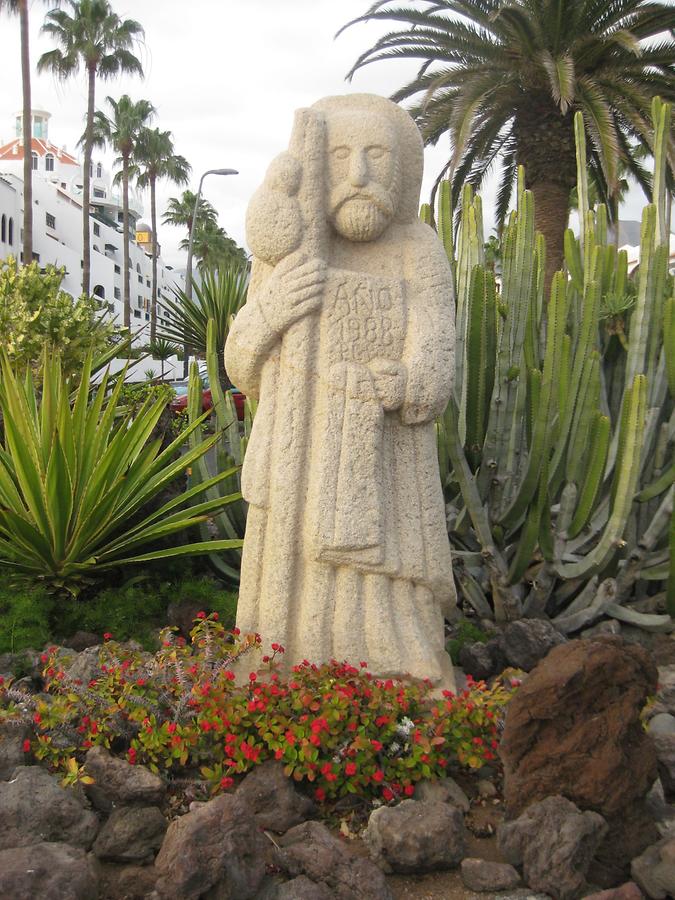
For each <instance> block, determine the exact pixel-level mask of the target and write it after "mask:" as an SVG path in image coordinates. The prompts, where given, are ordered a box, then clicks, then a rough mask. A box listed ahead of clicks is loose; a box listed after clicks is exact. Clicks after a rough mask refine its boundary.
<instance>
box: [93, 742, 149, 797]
mask: <svg viewBox="0 0 675 900" xmlns="http://www.w3.org/2000/svg"><path fill="white" fill-rule="evenodd" d="M85 767H86V770H87V774H88V775H90V776H91V777H92V778H93V779H94V784H88V785H87V787H86V791H87V796H88V797H89V798H90V799H91V802H92V803H93V804H94V806H96V807H97V808H98V809H102V810H105V811H106V812H108V811H110V810H111V809H112V807H113V806H117V805H125V804H126V805H129V804H132V803H136V804H142V805H144V806H158V805H161V803H162V801H163V800H164V796H165V794H166V784H165V783H164V781H162V779H161V778H160V777H159V776H158V775H153V773H152V772H151V771H150V770H149V769H146V768H145V767H144V766H132V765H131V764H130V763H128V762H127V761H126V760H124V759H117V758H116V757H114V756H112V755H111V754H110V753H108V751H107V750H104V749H103V747H92V748H91V750H89V751H88V753H87V756H86V759H85Z"/></svg>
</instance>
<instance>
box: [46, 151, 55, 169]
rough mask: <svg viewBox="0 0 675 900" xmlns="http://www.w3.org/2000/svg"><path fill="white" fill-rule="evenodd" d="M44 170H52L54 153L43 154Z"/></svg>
mask: <svg viewBox="0 0 675 900" xmlns="http://www.w3.org/2000/svg"><path fill="white" fill-rule="evenodd" d="M45 170H46V171H47V172H53V171H54V155H53V154H52V153H48V154H47V155H46V156H45Z"/></svg>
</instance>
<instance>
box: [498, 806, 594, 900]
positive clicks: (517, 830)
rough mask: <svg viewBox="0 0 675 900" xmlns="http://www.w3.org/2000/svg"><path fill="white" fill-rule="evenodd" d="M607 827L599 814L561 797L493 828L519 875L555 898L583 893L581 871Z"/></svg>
mask: <svg viewBox="0 0 675 900" xmlns="http://www.w3.org/2000/svg"><path fill="white" fill-rule="evenodd" d="M606 831H607V825H606V823H605V820H604V819H603V818H602V816H600V815H598V813H594V812H581V811H580V810H579V809H577V807H576V806H575V805H574V804H573V803H572V802H571V801H569V800H567V799H565V797H559V796H558V797H547V799H546V800H541V801H540V802H538V803H534V804H533V805H532V806H530V807H529V808H528V809H527V810H526V811H525V812H524V813H523V814H522V815H521V816H520V817H519V818H518V819H516V820H515V821H513V822H505V823H504V824H502V825H500V826H499V828H498V830H497V839H498V844H499V848H500V850H501V852H502V854H503V855H504V858H505V859H506V860H508V862H510V863H512V864H513V865H515V866H518V865H522V867H523V879H524V881H525V883H526V884H528V885H529V887H530V888H532V889H533V890H535V891H542V892H544V893H546V894H550V895H551V896H552V897H554V898H556V900H576V898H577V897H580V896H583V894H582V892H583V890H584V888H585V887H586V873H587V871H588V868H589V866H590V863H591V860H592V859H593V856H594V854H595V852H596V850H597V848H598V845H599V844H600V842H601V840H602V838H603V837H604V835H605V833H606Z"/></svg>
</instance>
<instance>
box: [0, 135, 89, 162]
mask: <svg viewBox="0 0 675 900" xmlns="http://www.w3.org/2000/svg"><path fill="white" fill-rule="evenodd" d="M30 143H31V151H32V152H33V153H37V155H38V156H46V155H47V154H48V153H51V154H52V155H53V156H55V157H56V159H58V161H59V162H60V163H65V165H69V166H77V165H79V163H78V161H77V160H76V159H75V157H74V156H72V155H71V154H70V153H67V152H66V151H65V150H62V149H61V148H60V147H57V146H56V145H55V144H52V143H51V142H50V141H44V140H41V139H40V138H31V142H30ZM2 159H23V141H21V140H20V139H19V138H15V139H14V140H13V141H10V142H9V144H4V145H3V146H2V147H0V160H2Z"/></svg>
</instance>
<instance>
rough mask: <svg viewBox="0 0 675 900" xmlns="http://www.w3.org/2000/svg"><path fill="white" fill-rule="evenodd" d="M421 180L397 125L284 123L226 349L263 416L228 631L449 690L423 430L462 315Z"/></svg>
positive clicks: (253, 451) (437, 498)
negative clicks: (287, 132) (286, 135)
mask: <svg viewBox="0 0 675 900" xmlns="http://www.w3.org/2000/svg"><path fill="white" fill-rule="evenodd" d="M422 166H423V148H422V140H421V136H420V133H419V131H418V129H417V127H416V125H415V123H414V122H413V120H412V119H411V118H410V116H409V115H408V114H407V113H406V112H405V111H404V110H402V109H401V108H399V107H398V106H396V105H395V104H394V103H391V102H390V101H388V100H385V99H383V98H381V97H377V96H372V95H369V94H355V95H347V96H342V97H328V98H326V99H324V100H321V101H319V102H318V103H316V104H315V105H314V106H313V107H311V108H310V109H306V110H300V111H299V112H298V113H296V119H295V124H294V128H293V133H292V137H291V142H290V147H289V150H288V152H286V153H283V154H282V155H281V156H279V157H277V159H275V160H274V161H273V163H272V164H271V166H270V168H269V170H268V172H267V176H266V178H265V181H264V183H263V185H262V187H261V188H260V189H259V190H258V192H257V193H256V194H255V195H254V197H253V199H252V201H251V204H250V206H249V210H248V214H247V237H248V242H249V246H250V247H251V250H252V251H253V258H254V262H253V271H252V276H251V284H250V288H249V293H248V299H247V302H246V304H245V306H244V307H243V308H242V309H241V311H240V312H239V313H238V315H237V317H236V319H235V321H234V324H233V327H232V329H231V331H230V334H229V337H228V340H227V344H226V347H225V363H226V368H227V371H228V373H229V375H230V377H231V378H232V379H233V381H234V383H235V384H237V386H238V387H239V388H241V390H243V391H244V392H245V393H246V394H248V395H249V396H251V397H254V398H259V400H260V403H259V406H258V410H257V413H256V416H255V421H254V425H253V432H252V434H251V439H250V442H249V446H248V449H247V453H246V461H245V464H244V469H243V473H242V492H243V495H244V498H245V499H246V500H247V501H248V504H249V509H248V522H247V527H246V538H245V542H244V551H243V559H242V571H241V590H240V596H239V607H238V611H237V625H238V627H239V628H240V629H241V630H242V632H252V631H255V632H259V633H260V634H261V635H262V639H263V642H264V643H269V642H271V641H277V642H279V643H280V644H282V645H284V647H285V649H286V654H285V663H286V665H287V666H288V665H292V664H296V663H298V662H300V661H301V660H303V659H309V660H311V661H313V662H317V663H318V662H326V661H329V660H331V659H336V660H339V661H342V660H347V661H348V662H351V663H355V664H356V665H358V664H359V662H361V661H365V662H367V663H368V666H369V668H370V670H371V671H372V672H374V673H375V674H377V675H378V676H387V677H390V676H399V677H400V676H411V677H413V678H416V679H423V678H430V679H431V681H432V682H433V683H434V684H435V685H437V686H438V687H443V688H452V687H453V677H452V667H451V664H450V659H449V657H448V655H447V653H446V652H445V646H444V643H445V641H444V615H447V614H448V613H449V612H450V610H451V608H452V607H453V605H454V603H455V601H456V596H455V590H454V584H453V577H452V562H451V558H450V545H449V542H448V535H447V530H446V525H445V509H444V503H443V494H442V489H441V484H440V478H439V470H438V460H437V456H436V437H435V428H434V420H435V418H436V417H437V416H438V415H439V414H440V413H442V412H443V410H444V408H445V406H446V404H447V402H448V398H449V396H450V390H451V382H452V372H453V368H454V366H453V354H454V309H453V295H452V279H451V273H450V268H449V264H448V260H447V258H446V255H445V252H444V249H443V247H442V245H441V243H440V241H439V239H438V237H437V236H436V234H435V233H434V231H433V230H432V229H431V228H429V226H428V225H425V224H423V223H422V222H420V221H419V219H418V217H417V209H418V203H419V192H420V186H421V180H422Z"/></svg>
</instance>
